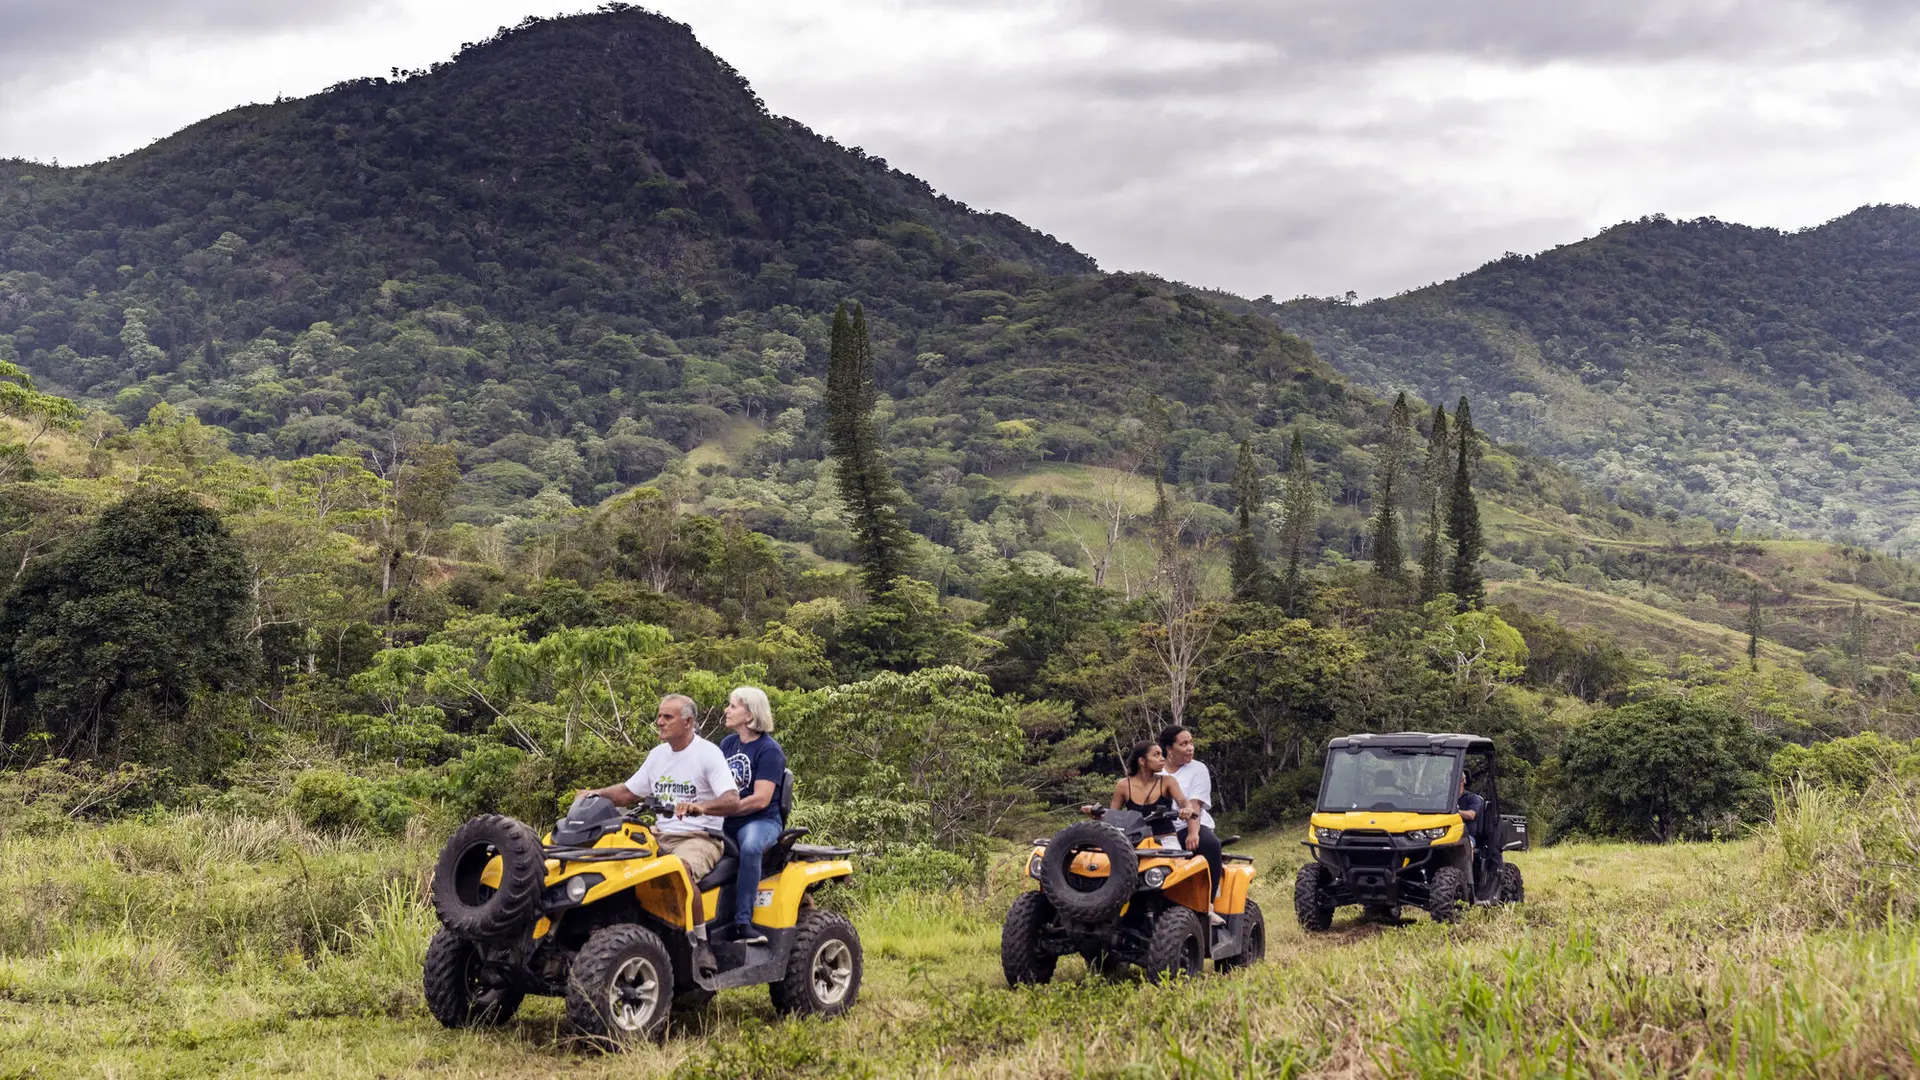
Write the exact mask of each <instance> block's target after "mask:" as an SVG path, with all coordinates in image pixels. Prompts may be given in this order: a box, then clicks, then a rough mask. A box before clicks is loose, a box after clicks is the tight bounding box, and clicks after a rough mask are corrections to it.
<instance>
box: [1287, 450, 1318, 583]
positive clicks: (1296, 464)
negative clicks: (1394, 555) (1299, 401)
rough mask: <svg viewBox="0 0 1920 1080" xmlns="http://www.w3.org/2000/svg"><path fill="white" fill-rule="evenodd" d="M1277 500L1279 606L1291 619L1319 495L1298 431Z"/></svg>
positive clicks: (1310, 541)
mask: <svg viewBox="0 0 1920 1080" xmlns="http://www.w3.org/2000/svg"><path fill="white" fill-rule="evenodd" d="M1280 500H1281V501H1280V553H1281V557H1282V558H1283V559H1285V560H1286V570H1285V571H1284V572H1283V575H1282V577H1281V580H1280V589H1281V594H1280V603H1281V606H1283V607H1285V608H1286V609H1287V613H1288V614H1290V615H1291V614H1297V613H1298V612H1299V608H1300V600H1301V596H1302V592H1303V590H1302V588H1301V580H1300V570H1301V565H1302V564H1303V563H1304V562H1305V561H1306V559H1307V557H1308V556H1310V555H1312V554H1313V551H1312V545H1313V538H1314V530H1313V524H1314V516H1315V514H1316V513H1317V512H1318V510H1319V509H1320V493H1319V492H1318V491H1317V490H1316V489H1315V488H1314V486H1313V477H1312V476H1311V475H1309V474H1308V472H1307V447H1306V444H1305V443H1304V442H1302V441H1301V439H1300V429H1299V428H1295V429H1294V430H1293V445H1291V446H1290V447H1288V448H1287V485H1286V490H1285V491H1284V492H1283V493H1282V494H1281V496H1280Z"/></svg>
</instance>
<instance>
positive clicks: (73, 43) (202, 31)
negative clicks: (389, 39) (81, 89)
mask: <svg viewBox="0 0 1920 1080" xmlns="http://www.w3.org/2000/svg"><path fill="white" fill-rule="evenodd" d="M387 2H388V0H297V2H287V0H0V83H4V82H8V81H12V80H13V79H15V78H20V77H24V76H26V75H28V74H33V73H38V72H41V71H44V70H46V69H48V68H51V67H55V66H58V65H62V64H66V63H70V62H71V61H73V60H74V59H76V58H78V57H82V56H86V55H88V54H91V53H94V52H96V51H98V50H99V49H102V48H106V47H109V46H113V45H120V44H127V43H133V42H141V41H152V40H182V39H192V40H196V41H205V40H208V39H220V38H245V37H253V36H257V35H260V34H265V33H271V32H274V31H279V30H285V29H291V28H295V27H302V26H319V25H325V24H328V23H332V22H335V21H337V20H339V19H341V18H344V17H347V16H350V15H353V14H356V13H358V12H361V11H365V10H368V9H370V8H374V7H378V6H383V5H384V4H386V3H387Z"/></svg>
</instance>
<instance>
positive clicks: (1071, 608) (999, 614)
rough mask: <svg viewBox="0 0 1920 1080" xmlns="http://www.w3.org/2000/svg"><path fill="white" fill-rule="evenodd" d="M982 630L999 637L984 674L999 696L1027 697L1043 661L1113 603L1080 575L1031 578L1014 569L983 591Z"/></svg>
mask: <svg viewBox="0 0 1920 1080" xmlns="http://www.w3.org/2000/svg"><path fill="white" fill-rule="evenodd" d="M981 593H982V599H984V600H985V601H986V602H987V610H986V613H985V614H984V615H983V616H982V617H981V621H980V625H981V626H982V627H984V628H987V631H986V632H987V633H989V634H991V635H993V636H995V637H998V638H999V640H1000V646H1001V648H1000V651H999V652H998V653H996V654H995V655H994V656H993V658H992V659H991V660H990V661H988V665H987V669H986V670H987V673H988V675H989V676H990V677H991V678H992V679H993V684H994V689H995V690H997V691H999V692H1001V693H1027V692H1028V691H1029V690H1030V689H1031V688H1032V685H1033V680H1034V678H1035V677H1036V676H1037V675H1038V674H1039V672H1040V669H1041V667H1043V666H1044V665H1045V664H1046V663H1047V660H1048V659H1049V658H1050V657H1052V656H1054V655H1055V654H1057V653H1059V652H1060V651H1061V650H1063V649H1065V648H1066V647H1067V644H1068V642H1070V641H1072V640H1073V638H1074V637H1075V636H1076V635H1078V634H1079V633H1080V632H1081V631H1082V630H1084V629H1086V628H1087V627H1088V626H1089V625H1091V624H1092V623H1093V622H1094V621H1095V620H1097V619H1100V618H1101V617H1103V616H1104V615H1105V614H1106V613H1107V609H1108V607H1109V606H1110V604H1111V602H1112V597H1111V596H1110V595H1109V594H1108V593H1107V591H1106V590H1105V589H1102V588H1100V587H1098V586H1096V585H1094V584H1093V582H1091V581H1089V580H1087V578H1086V577H1085V576H1083V575H1081V574H1078V573H1033V572H1030V571H1027V570H1023V569H1020V568H1019V567H1015V568H1013V569H1010V570H1008V571H1007V572H1006V573H1004V574H1001V575H999V576H997V577H994V578H992V579H990V580H988V582H987V583H986V585H985V587H984V588H982V590H981Z"/></svg>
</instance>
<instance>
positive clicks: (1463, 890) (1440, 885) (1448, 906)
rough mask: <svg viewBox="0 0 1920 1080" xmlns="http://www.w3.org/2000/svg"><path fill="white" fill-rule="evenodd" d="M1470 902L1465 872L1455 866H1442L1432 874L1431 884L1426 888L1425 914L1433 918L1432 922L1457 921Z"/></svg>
mask: <svg viewBox="0 0 1920 1080" xmlns="http://www.w3.org/2000/svg"><path fill="white" fill-rule="evenodd" d="M1472 900H1473V890H1472V889H1470V888H1469V887H1468V886H1467V874H1466V871H1464V870H1462V869H1460V868H1459V867H1457V866H1443V867H1441V868H1440V869H1438V870H1435V871H1434V872H1433V882H1432V883H1431V884H1429V885H1428V886H1427V914H1429V915H1431V916H1433V921H1434V922H1439V923H1445V922H1455V921H1457V920H1458V919H1459V918H1460V916H1461V915H1463V914H1465V913H1466V907H1465V905H1467V904H1469V903H1471V902H1472Z"/></svg>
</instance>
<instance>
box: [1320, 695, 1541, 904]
mask: <svg viewBox="0 0 1920 1080" xmlns="http://www.w3.org/2000/svg"><path fill="white" fill-rule="evenodd" d="M1494 774H1495V768H1494V754H1493V743H1492V741H1491V740H1488V739H1485V738H1482V737H1480V736H1478V735H1449V734H1443V735H1428V734H1426V733H1424V732H1417V731H1403V732H1397V733H1394V734H1387V735H1347V736H1343V737H1341V738H1337V739H1334V740H1333V741H1332V742H1330V743H1328V744H1327V764H1326V769H1325V771H1324V772H1323V773H1322V774H1321V778H1320V799H1319V802H1318V804H1317V805H1316V806H1315V809H1314V813H1313V818H1312V819H1311V820H1310V821H1309V822H1308V824H1307V839H1306V841H1305V843H1306V845H1307V847H1308V848H1310V849H1311V850H1312V852H1313V861H1312V862H1310V863H1308V864H1307V865H1305V866H1303V867H1301V868H1300V874H1299V876H1298V877H1297V878H1296V879H1295V881H1294V888H1293V908H1294V914H1295V915H1296V916H1297V917H1298V918H1299V920H1300V925H1301V927H1302V928H1303V929H1306V930H1310V931H1319V930H1326V929H1328V928H1329V927H1331V926H1332V925H1333V913H1334V910H1335V909H1336V908H1339V907H1341V906H1342V905H1345V904H1359V905H1361V907H1362V908H1363V909H1364V910H1365V912H1366V913H1367V915H1368V916H1370V917H1372V918H1375V919H1379V920H1382V921H1386V922H1397V921H1399V918H1400V909H1401V906H1402V905H1404V904H1412V905H1415V906H1417V907H1421V908H1424V909H1426V911H1427V913H1428V914H1429V915H1431V916H1432V917H1433V918H1434V920H1435V921H1437V922H1449V921H1452V920H1453V919H1455V918H1457V917H1459V914H1460V912H1461V911H1463V910H1465V908H1466V907H1467V906H1468V905H1473V904H1515V903H1519V902H1520V901H1522V900H1524V899H1526V887H1525V885H1524V883H1523V882H1522V880H1521V877H1520V868H1519V867H1518V866H1515V865H1514V864H1513V863H1511V862H1508V861H1507V857H1506V856H1507V853H1508V852H1510V851H1524V850H1526V847H1527V819H1526V818H1524V817H1521V816H1519V815H1517V814H1502V813H1501V812H1500V793H1499V789H1498V786H1497V785H1496V784H1495V779H1496V777H1495V775H1494ZM1463 777H1464V778H1465V779H1466V787H1467V790H1468V791H1469V792H1472V793H1473V794H1475V795H1477V796H1479V797H1480V798H1482V799H1483V800H1484V801H1485V805H1484V808H1483V809H1482V810H1481V811H1480V812H1479V813H1478V815H1477V816H1476V817H1475V819H1474V820H1473V821H1471V822H1469V821H1467V820H1465V819H1464V818H1463V817H1462V816H1461V814H1460V788H1461V780H1462V778H1463Z"/></svg>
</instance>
